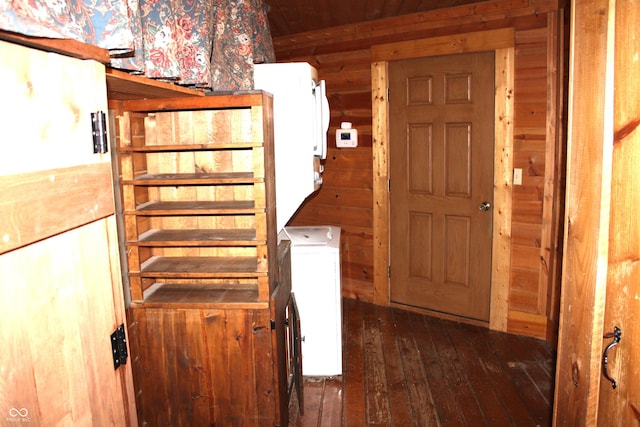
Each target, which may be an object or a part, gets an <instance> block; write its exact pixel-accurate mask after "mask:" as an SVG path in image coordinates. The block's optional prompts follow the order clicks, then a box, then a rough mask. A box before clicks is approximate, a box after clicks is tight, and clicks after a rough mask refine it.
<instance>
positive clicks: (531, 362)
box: [289, 299, 555, 427]
mask: <svg viewBox="0 0 640 427" xmlns="http://www.w3.org/2000/svg"><path fill="white" fill-rule="evenodd" d="M343 311H344V323H343V353H344V354H343V361H344V362H343V375H342V376H341V377H336V378H305V382H304V386H305V388H304V397H305V399H304V415H301V414H300V412H299V410H298V403H297V399H296V396H295V394H294V396H293V398H292V401H291V404H290V411H289V414H290V425H291V426H346V427H351V426H473V427H475V426H517V427H521V426H541V427H546V426H549V425H551V411H552V404H553V381H554V365H555V355H554V353H553V351H552V349H551V347H550V346H549V345H547V344H546V343H544V342H542V341H538V340H535V339H531V338H525V337H519V336H515V335H510V334H505V333H499V332H494V331H489V330H487V329H484V328H481V327H477V326H472V325H467V324H463V323H457V322H453V321H448V320H443V319H439V318H435V317H431V316H425V315H421V314H417V313H413V312H408V311H405V310H400V309H396V308H386V307H378V306H375V305H372V304H368V303H362V302H358V301H355V300H351V299H344V300H343Z"/></svg>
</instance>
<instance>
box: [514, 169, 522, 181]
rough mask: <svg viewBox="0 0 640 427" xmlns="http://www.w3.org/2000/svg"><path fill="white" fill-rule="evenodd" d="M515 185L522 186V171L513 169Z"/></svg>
mask: <svg viewBox="0 0 640 427" xmlns="http://www.w3.org/2000/svg"><path fill="white" fill-rule="evenodd" d="M513 185H522V169H521V168H514V169H513Z"/></svg>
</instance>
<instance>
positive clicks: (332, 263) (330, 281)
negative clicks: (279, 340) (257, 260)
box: [281, 226, 342, 376]
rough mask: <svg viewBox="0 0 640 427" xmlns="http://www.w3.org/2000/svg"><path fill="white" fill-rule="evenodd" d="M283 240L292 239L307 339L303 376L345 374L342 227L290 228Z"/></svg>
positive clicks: (294, 286)
mask: <svg viewBox="0 0 640 427" xmlns="http://www.w3.org/2000/svg"><path fill="white" fill-rule="evenodd" d="M282 234H284V236H282ZM281 237H282V238H289V239H290V240H291V280H292V289H293V292H294V294H295V297H296V302H297V304H298V311H299V313H300V329H301V334H302V340H303V341H302V374H303V375H304V376H334V375H342V295H341V271H340V228H339V227H335V226H314V227H299V226H289V227H285V229H284V233H281Z"/></svg>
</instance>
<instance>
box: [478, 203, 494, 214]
mask: <svg viewBox="0 0 640 427" xmlns="http://www.w3.org/2000/svg"><path fill="white" fill-rule="evenodd" d="M489 208H491V203H489V202H482V203H480V206H478V209H480V210H481V211H482V212H486V211H488V210H489Z"/></svg>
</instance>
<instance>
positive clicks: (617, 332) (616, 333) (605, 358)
mask: <svg viewBox="0 0 640 427" xmlns="http://www.w3.org/2000/svg"><path fill="white" fill-rule="evenodd" d="M604 338H613V341H611V342H610V343H609V345H608V346H607V348H605V349H604V353H603V354H602V375H604V377H605V378H606V379H608V380H609V381H611V387H613V388H614V389H615V388H616V387H618V384H617V383H616V380H614V379H613V378H611V377H610V376H609V371H608V368H607V363H609V350H611V349H612V348H613V347H615V346H616V345H618V343H620V340H621V339H622V330H621V329H620V328H618V327H617V326H614V327H613V332H609V333H606V334H604Z"/></svg>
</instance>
